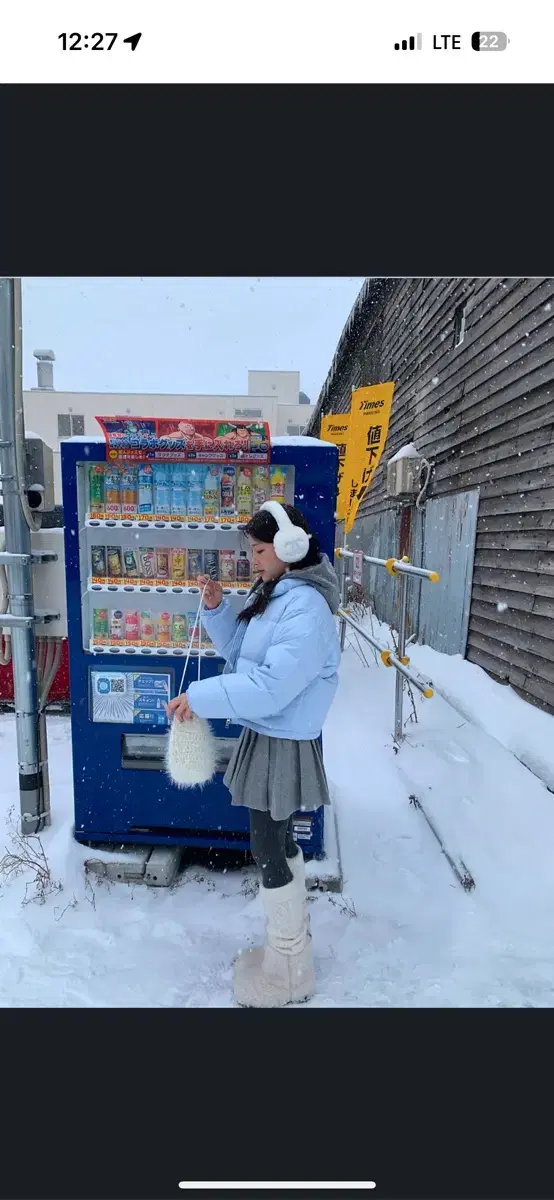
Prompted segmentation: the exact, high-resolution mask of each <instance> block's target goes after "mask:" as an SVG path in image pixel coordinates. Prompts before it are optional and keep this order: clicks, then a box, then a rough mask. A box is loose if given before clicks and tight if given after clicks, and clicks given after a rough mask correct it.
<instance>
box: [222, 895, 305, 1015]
mask: <svg viewBox="0 0 554 1200" xmlns="http://www.w3.org/2000/svg"><path fill="white" fill-rule="evenodd" d="M261 896H262V901H263V906H264V909H265V913H266V917H267V940H266V944H265V946H264V949H263V955H262V960H261V962H259V963H252V964H249V965H248V966H246V967H244V968H242V967H241V969H239V970H236V971H235V999H236V1001H237V1003H238V1004H242V1005H244V1006H245V1007H247V1008H282V1007H283V1005H285V1004H300V1003H301V1002H302V1001H303V1000H308V999H309V998H310V996H313V993H314V991H315V971H314V963H313V954H312V938H311V935H310V933H309V931H308V930H307V927H306V889H305V886H304V884H303V881H302V880H301V879H300V878H299V877H297V878H296V879H294V878H293V879H292V881H291V882H290V883H287V884H285V887H281V888H264V887H262V889H261ZM239 961H240V960H239Z"/></svg>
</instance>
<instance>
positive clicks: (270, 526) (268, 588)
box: [238, 504, 321, 621]
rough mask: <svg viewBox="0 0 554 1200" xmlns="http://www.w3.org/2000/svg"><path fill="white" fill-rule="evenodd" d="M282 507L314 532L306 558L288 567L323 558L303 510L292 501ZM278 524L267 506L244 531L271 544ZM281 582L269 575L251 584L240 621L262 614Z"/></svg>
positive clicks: (297, 568) (311, 563)
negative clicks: (300, 510)
mask: <svg viewBox="0 0 554 1200" xmlns="http://www.w3.org/2000/svg"><path fill="white" fill-rule="evenodd" d="M283 508H284V510H285V512H286V514H287V516H288V517H289V519H290V520H291V521H292V524H293V525H298V526H299V528H300V529H303V530H304V532H305V533H309V534H310V535H311V536H310V545H309V548H308V553H307V554H306V556H305V558H303V559H301V561H300V562H297V563H288V566H289V569H290V570H291V571H302V570H303V569H304V567H315V566H316V564H317V563H319V562H321V549H320V545H319V541H318V538H317V537H316V535H315V533H312V531H311V529H310V526H309V525H308V522H307V520H306V518H305V516H304V515H303V513H301V512H299V511H298V509H297V508H293V507H292V505H291V504H283ZM278 528H279V526H278V524H277V521H276V520H275V517H272V515H271V513H270V512H268V511H267V509H265V508H264V509H260V511H259V512H257V513H254V516H253V517H252V520H251V521H249V522H248V525H247V526H246V529H245V530H244V533H245V534H246V536H247V537H252V538H255V540H256V541H257V542H267V543H268V544H270V543H271V542H272V541H273V539H274V537H275V534H276V533H277V530H278ZM278 583H279V579H268V581H267V582H266V583H264V582H263V580H261V579H259V580H258V582H257V583H255V584H254V587H253V588H252V593H253V595H254V599H253V600H251V601H250V603H249V604H247V605H246V607H245V608H243V610H242V612H241V613H239V617H238V619H239V621H251V620H252V618H253V617H259V616H261V614H262V613H263V612H265V610H266V608H267V606H268V604H269V601H270V600H271V597H272V595H273V589H274V588H275V587H276V585H277V584H278Z"/></svg>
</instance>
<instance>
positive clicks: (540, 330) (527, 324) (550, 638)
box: [312, 278, 554, 712]
mask: <svg viewBox="0 0 554 1200" xmlns="http://www.w3.org/2000/svg"><path fill="white" fill-rule="evenodd" d="M366 291H367V295H366V296H365V298H364V300H363V303H361V304H360V306H359V312H358V313H357V315H356V318H355V320H353V322H352V326H351V328H350V330H349V332H348V336H347V337H346V336H344V337H343V339H342V344H341V346H339V353H338V354H337V356H336V358H335V363H334V371H333V374H332V376H331V377H330V378H329V379H328V381H327V384H326V388H325V389H324V392H323V394H322V401H323V409H324V411H325V412H332V411H347V410H348V409H349V407H350V396H351V390H352V387H353V386H357V385H358V384H360V383H364V384H366V383H378V382H380V381H382V380H386V379H394V380H395V382H396V385H397V386H396V391H395V397H394V403H393V412H392V417H391V423H390V429H389V437H388V442H387V447H386V452H385V455H384V459H383V463H382V464H381V466H380V467H379V470H378V471H377V474H376V476H375V479H374V482H373V485H372V487H371V490H370V493H369V495H368V497H367V499H366V501H365V503H364V505H363V508H362V511H361V513H360V517H362V518H368V517H369V516H370V515H371V514H372V513H378V512H381V511H382V510H383V509H386V508H389V507H390V506H391V502H390V501H389V500H388V499H387V497H386V492H385V483H386V467H385V463H386V459H388V458H390V457H391V455H392V454H394V453H396V451H397V450H399V449H400V447H401V446H402V445H404V444H405V443H407V442H412V441H414V442H415V443H416V445H417V447H418V449H419V450H420V451H421V452H422V453H423V454H425V456H426V457H427V458H428V459H429V460H430V461H432V462H433V463H434V471H433V476H432V481H431V486H430V488H429V495H430V496H434V497H436V496H441V495H447V494H451V493H453V492H467V491H470V490H472V489H475V488H479V492H480V502H479V515H478V524H477V543H476V551H475V567H474V575H473V589H472V604H471V612H470V623H469V639H468V648H467V657H468V658H469V659H471V660H472V661H473V662H477V663H479V664H481V665H482V666H483V667H485V668H486V669H487V670H489V671H490V672H491V673H493V674H494V675H495V676H496V677H497V678H501V679H505V680H507V681H509V682H511V683H512V684H513V685H514V686H516V687H518V688H519V689H521V690H522V692H523V693H524V694H525V695H526V696H527V697H528V698H529V699H533V700H534V701H535V702H536V703H542V704H543V705H545V706H547V707H548V708H549V709H550V711H553V712H554V621H553V620H552V618H553V617H554V280H552V279H547V278H537V279H478V278H475V279H450V280H441V279H406V280H375V281H371V282H370V283H369V284H368V286H367V289H366ZM462 306H465V336H464V338H463V341H462V342H461V344H460V345H458V346H457V347H456V346H455V345H454V342H455V322H456V313H457V311H459V310H460V309H461V307H462ZM318 410H319V406H318ZM317 415H318V414H317V413H316V420H315V421H314V423H313V425H312V432H317V427H318V425H317ZM389 552H390V551H389V550H387V553H389ZM498 605H500V606H501V607H500V610H499V608H498ZM504 605H507V608H504V607H503V606H504Z"/></svg>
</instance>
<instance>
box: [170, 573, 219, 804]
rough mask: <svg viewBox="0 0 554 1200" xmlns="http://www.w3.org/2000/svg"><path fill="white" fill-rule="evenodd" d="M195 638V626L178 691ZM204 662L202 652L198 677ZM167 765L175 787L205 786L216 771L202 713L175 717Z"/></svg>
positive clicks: (211, 741) (212, 743) (209, 729)
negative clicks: (200, 715) (183, 717)
mask: <svg viewBox="0 0 554 1200" xmlns="http://www.w3.org/2000/svg"><path fill="white" fill-rule="evenodd" d="M205 590H206V589H205V588H204V591H205ZM204 591H203V592H202V595H201V597H200V604H199V606H198V613H197V617H196V628H197V629H198V649H199V651H200V636H201V634H200V613H201V611H202V602H203V600H204ZM193 640H194V629H193V631H192V634H191V640H190V644H189V648H188V653H187V657H186V661H185V669H184V671H183V675H182V679H181V686H180V688H179V693H180V692H181V690H182V687H183V683H184V682H185V676H186V673H187V667H188V663H189V659H190V654H191V650H192V643H193ZM201 663H202V659H201V657H200V653H199V654H198V678H199V679H200V667H201ZM165 765H166V770H167V773H168V775H169V777H170V779H171V780H172V782H173V783H174V784H175V786H176V787H179V788H188V787H203V786H204V785H205V784H206V783H209V782H210V780H211V779H213V777H214V775H215V770H216V765H217V753H216V739H215V737H214V734H213V731H212V727H211V725H210V723H209V721H205V720H204V719H203V718H202V717H197V716H193V718H192V720H191V721H178V720H177V718H176V717H174V718H173V721H172V723H171V729H170V731H169V736H168V739H167V747H166V755H165Z"/></svg>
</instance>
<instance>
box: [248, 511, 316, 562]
mask: <svg viewBox="0 0 554 1200" xmlns="http://www.w3.org/2000/svg"><path fill="white" fill-rule="evenodd" d="M264 511H265V512H268V513H271V516H272V517H274V518H275V520H276V522H277V524H278V526H279V528H278V530H277V533H276V534H275V537H274V539H273V549H274V550H275V553H276V555H277V558H278V559H279V560H280V561H281V562H283V563H295V562H302V559H303V558H305V557H306V555H307V553H308V550H309V548H310V538H311V536H312V535H311V533H306V531H305V530H304V529H300V527H299V526H298V525H293V523H292V521H291V519H290V517H289V516H288V513H286V512H285V510H284V508H283V505H282V504H279V502H278V501H277V500H266V502H265V504H262V506H261V508H260V512H264Z"/></svg>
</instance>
